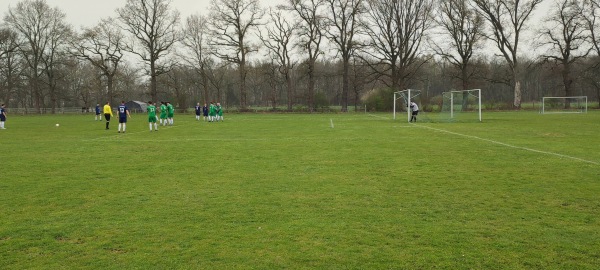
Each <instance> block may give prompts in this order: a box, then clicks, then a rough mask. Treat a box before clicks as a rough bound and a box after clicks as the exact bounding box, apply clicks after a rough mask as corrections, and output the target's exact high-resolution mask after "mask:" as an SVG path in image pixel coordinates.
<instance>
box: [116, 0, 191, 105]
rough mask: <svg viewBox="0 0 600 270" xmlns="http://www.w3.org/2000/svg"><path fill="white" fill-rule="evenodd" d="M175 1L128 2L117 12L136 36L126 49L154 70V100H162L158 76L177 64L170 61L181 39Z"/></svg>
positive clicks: (151, 75) (150, 72)
mask: <svg viewBox="0 0 600 270" xmlns="http://www.w3.org/2000/svg"><path fill="white" fill-rule="evenodd" d="M171 3H172V0H127V3H126V4H125V6H124V7H122V8H119V9H117V13H118V14H119V19H120V20H121V22H122V23H123V24H124V29H125V30H126V31H127V32H129V33H130V34H131V35H132V38H133V39H132V42H131V43H130V44H126V45H125V50H126V51H129V52H131V53H133V54H136V55H138V56H139V57H140V58H141V59H142V61H144V62H146V63H147V64H148V66H149V67H150V70H148V74H149V75H150V97H151V98H152V100H157V99H158V88H157V77H158V76H160V75H162V74H164V73H167V72H168V71H169V70H170V69H171V67H172V66H173V65H174V64H173V63H165V62H159V61H160V60H164V59H167V60H168V59H169V58H167V57H166V56H167V55H169V53H170V50H171V48H172V47H173V45H174V44H175V43H176V42H177V41H178V40H179V32H178V31H177V27H178V26H179V11H177V10H175V9H172V7H171Z"/></svg>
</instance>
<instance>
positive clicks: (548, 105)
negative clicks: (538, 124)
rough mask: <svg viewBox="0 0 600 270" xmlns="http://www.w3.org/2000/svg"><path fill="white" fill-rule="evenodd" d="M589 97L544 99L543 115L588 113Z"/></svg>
mask: <svg viewBox="0 0 600 270" xmlns="http://www.w3.org/2000/svg"><path fill="white" fill-rule="evenodd" d="M587 101H588V98H587V96H577V97H543V98H542V114H551V113H587V109H588V105H587Z"/></svg>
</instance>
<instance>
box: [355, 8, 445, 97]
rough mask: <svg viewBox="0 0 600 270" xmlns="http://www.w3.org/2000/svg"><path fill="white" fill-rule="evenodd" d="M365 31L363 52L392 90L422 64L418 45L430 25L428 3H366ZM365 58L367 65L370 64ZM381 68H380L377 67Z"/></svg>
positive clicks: (430, 11) (430, 18)
mask: <svg viewBox="0 0 600 270" xmlns="http://www.w3.org/2000/svg"><path fill="white" fill-rule="evenodd" d="M367 4H368V6H367V10H368V15H369V16H367V24H368V27H367V29H366V32H367V35H368V36H369V41H368V43H367V46H365V48H366V49H365V50H363V52H364V53H365V54H366V57H367V58H372V59H374V60H375V61H374V64H372V65H371V67H372V69H373V70H374V71H375V72H376V73H378V75H379V77H387V78H388V80H387V81H385V80H384V83H385V84H387V85H388V86H389V87H391V88H392V89H393V90H394V91H398V90H401V89H404V88H405V87H406V82H407V81H408V80H409V79H410V78H411V77H413V76H414V75H415V72H416V70H418V68H419V67H420V66H421V65H423V64H424V63H425V60H426V59H425V60H423V58H421V57H420V56H421V55H422V48H421V45H422V42H423V41H424V39H425V37H426V33H427V30H429V29H430V28H431V25H432V20H433V19H432V16H431V13H432V9H433V3H432V0H369V1H367ZM371 62H373V61H371V59H367V63H371ZM380 66H383V68H380Z"/></svg>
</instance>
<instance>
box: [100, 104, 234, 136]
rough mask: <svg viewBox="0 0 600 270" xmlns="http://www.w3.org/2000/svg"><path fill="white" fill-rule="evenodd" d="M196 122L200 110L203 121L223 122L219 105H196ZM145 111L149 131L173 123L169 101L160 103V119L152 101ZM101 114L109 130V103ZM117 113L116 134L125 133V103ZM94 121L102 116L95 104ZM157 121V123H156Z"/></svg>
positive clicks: (127, 109)
mask: <svg viewBox="0 0 600 270" xmlns="http://www.w3.org/2000/svg"><path fill="white" fill-rule="evenodd" d="M195 110H196V120H200V110H202V113H203V115H204V121H208V122H216V121H223V109H222V107H221V104H220V103H218V102H217V103H216V104H215V103H214V102H211V103H210V106H206V103H205V104H204V107H200V103H198V104H196V107H195ZM146 111H147V112H148V125H149V128H150V131H152V128H154V131H158V125H159V124H160V125H161V126H166V125H170V126H172V125H173V124H174V123H175V122H174V120H173V116H174V115H175V108H174V107H173V105H172V104H171V102H169V101H166V102H165V101H161V105H160V108H159V110H158V112H160V118H159V117H158V116H157V115H156V112H157V108H156V106H155V105H154V103H153V102H152V101H148V106H147V107H146ZM102 112H103V113H104V118H105V119H106V129H107V130H108V129H109V124H110V118H111V117H112V116H113V112H112V108H111V107H110V102H106V105H104V107H103V109H102ZM117 113H118V116H119V128H118V130H117V132H118V133H121V132H123V133H125V130H126V128H127V119H128V118H131V114H130V113H129V108H127V106H126V105H125V101H121V105H119V107H118V108H117ZM94 120H97V121H100V120H102V116H101V114H100V104H96V116H95V118H94ZM157 121H159V122H158V123H157Z"/></svg>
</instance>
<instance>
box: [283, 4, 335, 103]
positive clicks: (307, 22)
mask: <svg viewBox="0 0 600 270" xmlns="http://www.w3.org/2000/svg"><path fill="white" fill-rule="evenodd" d="M324 3H325V2H324V0H288V1H287V5H286V6H282V8H284V9H289V10H292V11H294V13H296V15H297V16H298V18H299V23H298V36H299V40H298V44H297V45H298V47H299V48H300V49H301V50H302V51H304V52H306V53H307V54H308V56H307V59H306V61H305V62H304V63H305V65H306V67H307V75H308V91H307V93H306V96H307V101H308V109H309V111H311V112H312V111H314V109H315V104H314V103H315V102H314V98H315V97H314V96H315V77H316V70H315V67H316V62H317V59H318V58H319V55H321V54H322V48H321V45H322V44H321V42H322V40H323V37H324V34H325V28H326V26H325V16H324V15H323V14H322V8H323V7H324V5H323V4H324Z"/></svg>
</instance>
